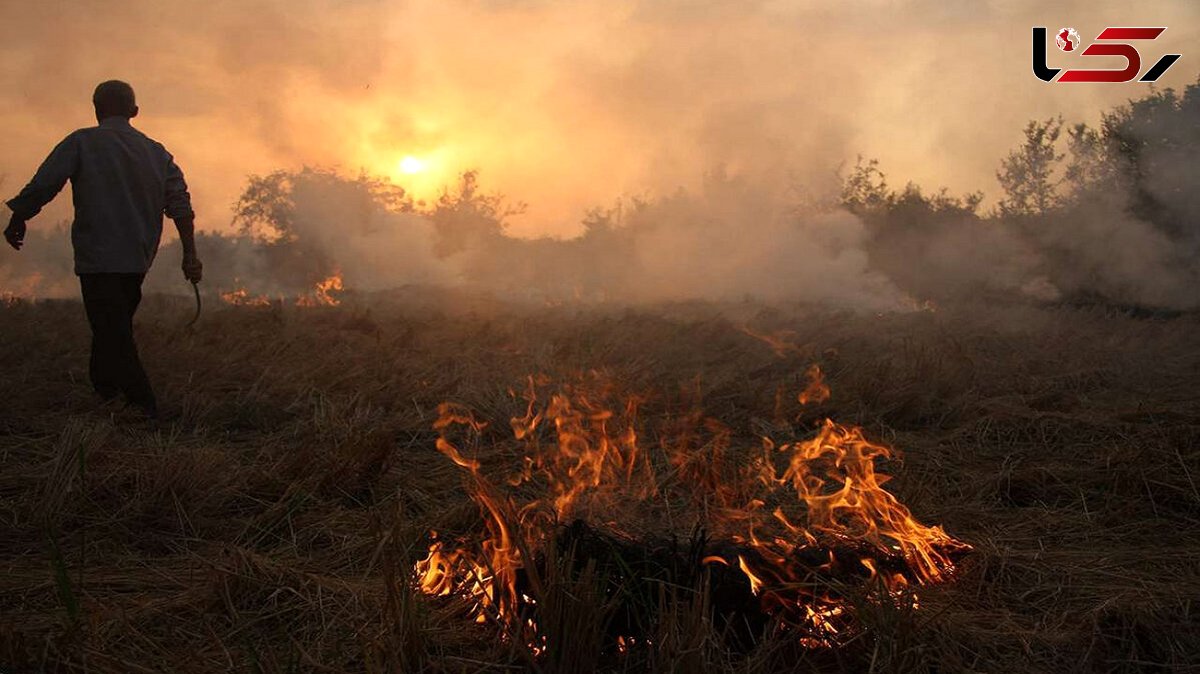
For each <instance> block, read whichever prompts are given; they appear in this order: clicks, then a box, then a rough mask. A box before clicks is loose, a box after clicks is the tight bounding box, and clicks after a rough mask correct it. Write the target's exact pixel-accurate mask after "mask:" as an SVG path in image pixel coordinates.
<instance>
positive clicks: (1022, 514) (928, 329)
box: [0, 291, 1200, 673]
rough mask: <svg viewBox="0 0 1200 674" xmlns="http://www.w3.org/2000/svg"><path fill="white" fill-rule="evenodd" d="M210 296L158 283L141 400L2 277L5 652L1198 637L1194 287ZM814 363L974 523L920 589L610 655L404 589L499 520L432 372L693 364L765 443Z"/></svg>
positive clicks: (246, 657) (70, 330)
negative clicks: (815, 298) (543, 638)
mask: <svg viewBox="0 0 1200 674" xmlns="http://www.w3.org/2000/svg"><path fill="white" fill-rule="evenodd" d="M189 311H190V308H189V306H188V304H187V300H185V299H182V298H171V297H159V296H154V297H150V298H148V300H147V302H146V304H145V305H144V306H143V308H142V310H141V313H140V314H139V326H138V330H139V341H140V346H141V350H142V356H143V360H144V361H145V363H146V365H147V368H148V370H149V372H150V374H151V378H152V380H153V381H154V382H155V384H156V387H157V389H158V392H159V396H160V399H161V400H162V403H163V406H164V408H165V409H166V410H167V411H168V419H166V420H165V421H163V422H161V423H159V424H158V425H153V424H150V423H148V422H145V421H142V420H139V419H138V418H137V417H136V416H135V415H132V414H131V413H129V412H128V411H125V410H121V409H120V408H117V407H113V406H104V405H102V404H101V403H100V402H99V401H97V400H95V399H94V398H93V397H92V395H91V392H90V389H89V387H88V386H87V384H86V362H87V332H86V330H87V328H86V323H85V321H84V318H83V311H82V307H81V306H80V304H79V303H78V302H71V301H47V302H40V303H36V304H29V303H23V302H17V303H14V304H12V305H11V306H6V307H0V671H2V672H6V673H7V672H25V671H89V672H143V671H162V672H212V671H226V670H229V671H264V672H286V671H331V672H340V671H373V672H374V671H414V672H415V671H452V672H488V671H497V672H499V671H546V672H552V671H586V670H589V669H595V670H599V671H648V670H649V671H678V672H690V671H716V672H747V673H749V672H776V671H931V670H933V671H947V672H957V671H980V672H1063V671H1089V672H1090V671H1105V672H1107V671H1113V672H1122V671H1190V670H1195V669H1198V668H1200V666H1198V665H1197V663H1200V487H1198V485H1197V480H1198V479H1200V317H1197V316H1196V315H1194V314H1184V315H1181V316H1175V317H1153V316H1152V317H1145V316H1135V315H1130V314H1128V313H1126V312H1122V311H1119V310H1115V309H1109V308H1104V307H1083V308H1080V307H1062V306H1057V307H1052V306H1032V305H1019V304H1007V305H996V306H989V307H978V306H977V307H952V306H951V307H939V308H937V310H934V311H928V310H926V311H916V312H911V313H894V314H881V315H877V314H855V313H849V312H841V311H834V310H830V309H826V308H819V307H812V306H801V305H774V306H764V305H759V304H755V303H752V302H745V303H730V304H710V303H679V304H669V305H660V306H654V307H638V308H622V307H603V306H601V307H588V308H581V307H573V306H549V307H531V306H515V305H508V304H504V303H501V302H498V301H494V300H490V299H488V298H482V297H468V296H464V295H457V294H453V293H448V292H433V291H430V292H416V291H397V292H393V293H388V294H378V295H372V296H357V297H355V296H349V297H347V298H346V299H345V300H344V301H343V303H342V305H341V306H338V307H316V308H300V307H294V306H282V305H279V304H276V305H273V306H270V307H233V306H220V305H218V306H213V303H212V302H210V305H209V306H208V307H206V310H205V315H204V316H203V318H202V319H201V321H200V323H199V324H198V325H197V327H196V329H195V330H194V331H193V332H188V331H186V330H184V329H183V324H184V323H185V322H186V320H187V318H188V314H189ZM751 333H753V334H751ZM755 334H757V335H759V336H760V337H755V336H754V335H755ZM763 336H770V338H778V339H780V340H782V343H781V344H775V345H774V346H773V345H772V344H771V343H769V341H770V339H767V338H764V337H763ZM814 363H815V364H818V365H820V367H821V368H822V370H823V371H824V372H825V374H826V377H827V381H828V384H829V386H830V388H831V390H832V397H831V398H830V399H829V400H828V401H826V402H824V403H821V404H820V405H819V406H817V407H815V408H813V411H812V412H811V414H810V416H808V417H805V418H804V419H802V420H800V421H797V424H798V425H800V426H803V425H804V424H808V425H810V426H811V424H813V423H815V422H816V421H819V418H820V417H823V416H829V417H830V418H833V419H835V420H837V421H839V422H841V423H844V424H855V425H859V426H861V427H862V428H863V429H864V432H865V433H866V435H867V437H869V438H871V439H873V440H875V441H877V442H881V443H883V444H886V445H888V446H890V447H894V448H896V449H897V450H899V452H900V453H901V454H902V456H903V461H902V462H900V463H897V464H894V465H889V466H888V467H887V472H889V473H892V474H894V475H895V478H894V479H893V480H892V481H890V482H888V483H887V486H886V488H887V489H888V490H890V491H891V492H893V493H894V494H895V495H897V496H898V497H899V499H900V500H901V501H902V502H903V503H904V504H906V505H907V506H908V507H909V508H911V510H912V512H913V514H914V515H915V516H916V517H917V519H919V520H920V521H921V522H923V523H926V524H940V525H942V526H944V527H945V529H946V531H947V532H949V533H950V534H952V535H953V536H955V537H957V538H959V539H961V540H963V541H965V542H967V543H969V544H970V545H971V546H973V548H974V549H973V551H972V552H971V553H970V554H969V555H968V556H967V557H965V558H964V559H963V561H962V563H961V565H960V568H959V572H958V574H957V577H956V578H954V579H953V580H951V581H950V582H947V583H944V584H940V585H936V586H930V587H923V588H920V589H919V590H918V595H919V606H917V607H914V606H913V603H912V602H911V601H908V602H900V603H898V604H895V605H893V604H891V603H890V602H886V601H885V602H869V601H867V602H861V605H860V606H859V607H858V608H857V610H856V613H855V616H856V617H855V619H856V621H857V625H858V628H857V632H856V634H855V635H854V636H853V638H851V639H849V640H848V642H846V643H843V644H841V645H840V646H839V647H837V648H808V647H804V646H802V645H800V644H799V643H798V640H797V639H796V638H795V635H789V634H788V633H786V632H784V633H774V634H769V635H766V636H764V637H763V638H762V639H761V640H760V641H759V642H758V643H757V644H756V645H755V646H753V647H750V648H732V647H730V646H728V645H727V644H726V643H725V642H724V641H723V640H722V639H721V638H720V636H719V635H715V634H713V633H712V626H711V625H710V624H709V623H708V622H707V621H706V620H705V616H703V615H700V616H696V615H675V616H671V615H667V616H666V617H664V618H663V622H664V623H667V622H670V623H672V626H670V627H669V628H668V627H663V628H662V629H664V630H669V634H668V636H669V637H670V638H666V637H664V636H662V635H660V636H659V637H658V638H659V641H660V645H659V647H656V648H650V649H639V650H631V651H630V652H629V653H627V654H625V655H621V656H618V655H615V654H613V653H611V652H606V653H603V654H602V653H600V652H598V650H597V649H596V648H594V647H591V646H589V645H588V644H590V643H594V642H593V641H590V640H591V639H592V638H593V636H594V635H592V634H588V633H586V632H587V630H586V629H585V628H583V627H581V628H580V629H578V630H576V631H571V630H567V631H565V632H562V633H561V634H560V636H559V637H558V638H559V639H560V641H558V642H556V643H554V644H552V646H551V647H552V649H553V653H551V655H550V656H549V657H546V658H542V659H538V658H534V657H533V656H531V655H530V654H529V652H528V649H527V648H525V646H524V645H523V644H519V643H513V642H512V640H511V639H509V640H506V639H503V638H500V636H498V630H497V628H496V627H495V626H494V625H491V624H486V623H485V624H475V623H474V622H473V621H472V620H471V619H470V617H469V616H468V615H466V613H465V611H464V607H463V605H462V602H461V601H455V600H454V598H453V597H451V598H437V597H427V596H425V595H423V594H421V593H420V592H418V591H417V590H416V588H415V587H414V585H413V581H412V576H413V573H412V569H413V565H414V563H415V562H416V561H417V560H419V559H421V558H422V557H423V556H424V555H425V554H426V551H427V549H428V545H429V541H428V535H429V531H430V530H431V529H435V530H439V531H443V532H453V531H462V530H465V529H466V528H469V527H471V526H473V524H475V523H478V522H479V521H480V519H481V514H480V508H479V506H478V505H477V504H476V503H475V502H473V501H472V500H471V499H470V498H469V497H468V495H467V492H466V491H465V490H464V472H463V470H461V469H460V468H459V467H457V466H455V465H454V464H453V463H452V462H451V461H450V460H448V459H447V458H446V456H444V455H443V454H442V453H440V452H439V451H438V450H437V449H436V448H435V441H436V439H437V433H436V432H435V431H434V430H433V422H434V420H435V419H436V418H437V414H438V413H437V408H438V405H439V403H442V402H445V401H452V402H455V403H459V404H461V405H463V406H465V407H466V408H469V409H471V410H474V411H476V412H478V414H479V415H480V417H481V418H487V419H492V420H497V421H499V422H500V423H501V425H503V424H504V423H506V422H507V419H508V418H509V417H511V416H519V415H520V414H521V412H522V411H523V408H522V406H521V405H520V404H519V403H520V401H519V400H517V401H516V402H515V403H514V399H513V397H512V396H511V395H510V393H509V390H510V389H511V388H517V389H519V388H520V387H521V385H522V382H524V381H525V379H526V377H527V376H528V375H531V374H539V373H540V374H546V375H548V376H550V377H552V378H557V379H569V378H571V377H575V376H578V374H579V373H586V372H590V371H599V372H602V373H604V376H605V377H607V378H609V379H611V380H612V381H617V382H620V383H621V386H622V388H623V389H625V390H630V391H640V392H643V393H644V394H645V397H646V402H645V403H644V404H643V408H642V415H643V416H644V417H645V418H647V419H654V418H655V417H656V416H663V415H667V414H669V413H670V411H671V407H672V405H674V404H676V403H677V402H678V401H679V399H680V397H681V394H680V393H679V392H680V391H693V392H698V393H696V395H695V398H696V400H697V401H698V402H699V404H701V405H702V407H703V410H704V413H705V414H706V415H709V416H711V417H713V418H715V419H719V420H720V421H721V422H722V423H723V424H725V425H726V426H728V427H729V428H730V429H731V430H732V432H733V438H734V440H735V442H737V443H743V444H745V445H747V446H757V444H758V443H759V441H760V440H759V435H760V434H761V431H762V428H763V427H764V423H765V422H764V420H765V419H771V418H772V417H773V416H774V407H775V406H776V404H777V403H776V392H777V391H778V390H780V388H781V387H785V388H788V390H792V389H794V388H796V387H797V386H800V387H802V386H803V382H804V373H805V371H806V369H807V368H808V367H809V365H811V364H814ZM806 428H807V427H804V428H800V429H798V430H797V432H806ZM679 533H680V535H683V536H686V535H688V534H689V533H690V532H689V531H688V530H682V531H680V532H679ZM568 594H570V593H568ZM581 597H582V595H579V596H573V597H572V598H573V599H574V600H576V601H583V600H582V599H581ZM583 599H586V598H583ZM577 609H578V611H579V612H584V613H586V611H587V609H588V607H587V606H578V607H577ZM663 634H667V632H664V633H663Z"/></svg>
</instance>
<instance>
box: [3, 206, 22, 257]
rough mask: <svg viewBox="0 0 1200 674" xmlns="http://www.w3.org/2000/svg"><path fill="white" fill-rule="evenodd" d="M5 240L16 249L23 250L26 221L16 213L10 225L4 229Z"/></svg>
mask: <svg viewBox="0 0 1200 674" xmlns="http://www.w3.org/2000/svg"><path fill="white" fill-rule="evenodd" d="M4 240H5V241H7V242H8V245H10V246H12V247H13V248H15V249H16V250H21V246H22V245H24V243H25V221H24V220H22V219H21V218H19V217H17V214H16V213H14V214H13V216H12V220H9V221H8V227H7V228H5V230H4Z"/></svg>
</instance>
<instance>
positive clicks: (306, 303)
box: [296, 271, 345, 307]
mask: <svg viewBox="0 0 1200 674" xmlns="http://www.w3.org/2000/svg"><path fill="white" fill-rule="evenodd" d="M344 289H345V288H344V286H343V285H342V273H341V272H340V271H339V272H334V273H333V275H332V276H329V277H327V278H325V280H323V281H320V282H318V283H317V285H316V287H315V288H313V290H312V292H310V293H308V294H307V295H301V296H299V297H297V298H296V306H298V307H336V306H337V305H339V304H341V300H339V299H338V298H336V297H334V296H333V295H332V294H330V293H334V292H342V290H344Z"/></svg>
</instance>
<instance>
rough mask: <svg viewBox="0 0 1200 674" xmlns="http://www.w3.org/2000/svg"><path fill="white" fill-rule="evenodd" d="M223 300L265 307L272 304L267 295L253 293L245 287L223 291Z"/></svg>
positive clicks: (240, 304) (247, 305)
mask: <svg viewBox="0 0 1200 674" xmlns="http://www.w3.org/2000/svg"><path fill="white" fill-rule="evenodd" d="M221 301H223V302H225V303H226V304H232V305H234V306H239V307H265V306H270V304H271V299H270V298H268V297H267V296H266V295H251V294H250V292H249V291H248V290H246V289H245V288H237V289H235V290H230V291H229V292H225V293H221Z"/></svg>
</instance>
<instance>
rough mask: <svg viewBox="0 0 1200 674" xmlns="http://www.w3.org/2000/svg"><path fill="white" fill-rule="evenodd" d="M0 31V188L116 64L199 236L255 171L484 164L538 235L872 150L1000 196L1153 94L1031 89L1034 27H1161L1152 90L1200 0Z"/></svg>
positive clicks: (1195, 51) (630, 9)
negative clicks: (184, 179)
mask: <svg viewBox="0 0 1200 674" xmlns="http://www.w3.org/2000/svg"><path fill="white" fill-rule="evenodd" d="M0 23H2V24H3V25H4V26H5V27H6V28H7V29H8V30H6V31H5V33H6V38H5V40H3V41H2V43H0V70H2V72H3V80H4V82H5V86H4V87H0V122H3V124H2V126H0V128H3V129H4V131H3V133H4V148H5V150H6V151H5V152H3V153H0V174H2V175H4V176H5V182H4V184H3V189H2V191H3V192H4V193H5V194H6V195H9V196H11V195H10V194H9V193H13V192H15V191H16V190H17V189H19V187H20V185H21V184H23V183H24V181H25V180H27V179H28V177H29V175H31V174H32V171H33V170H34V169H35V168H36V166H37V163H38V162H39V161H40V160H41V159H42V157H43V156H44V155H45V153H46V152H48V151H49V149H50V148H51V147H52V146H53V144H54V143H55V142H57V141H58V140H59V139H60V138H61V137H62V136H63V135H65V134H66V133H67V132H68V131H70V130H71V129H73V128H76V127H79V126H85V125H89V124H91V123H93V122H94V120H93V119H92V117H91V114H92V113H91V109H90V104H89V97H90V94H91V90H92V88H93V87H94V86H95V84H96V83H97V82H99V81H101V80H103V79H108V78H121V79H125V80H127V81H129V82H130V83H132V84H133V85H134V87H135V88H136V89H137V91H138V96H139V103H140V104H141V106H142V111H143V114H142V116H141V117H140V118H139V119H138V120H136V121H135V124H137V125H138V126H139V127H140V128H142V129H143V130H145V131H146V132H147V133H149V134H150V135H152V136H154V137H156V138H158V139H159V140H161V141H163V142H164V143H165V144H166V145H167V147H168V148H169V149H171V150H172V152H174V154H175V155H176V156H177V158H178V160H179V162H180V164H181V165H182V166H183V168H184V170H185V172H186V174H187V176H188V178H189V181H190V183H191V185H192V191H193V194H194V197H195V201H196V205H197V210H198V212H199V214H200V220H199V224H200V225H201V227H205V228H210V229H224V228H227V227H228V222H229V205H230V204H231V203H232V202H233V201H234V200H235V199H236V197H237V194H238V192H239V190H240V188H241V186H242V185H243V183H244V180H245V176H246V175H247V174H248V173H253V172H259V173H261V172H267V171H271V170H274V169H278V168H296V167H299V166H300V165H303V164H311V165H322V166H333V165H337V166H341V167H343V168H345V169H347V170H350V171H357V170H359V169H360V168H361V169H364V170H367V171H369V172H373V173H382V174H387V175H391V176H393V177H394V178H395V179H396V180H397V181H399V182H400V183H401V184H404V185H406V186H408V187H409V188H411V189H412V190H413V191H414V193H415V194H417V195H418V196H420V197H426V198H428V197H431V196H434V195H436V192H437V188H438V187H439V186H440V185H442V184H444V183H445V182H447V181H449V180H452V179H453V177H454V175H456V174H457V173H458V172H460V171H462V170H465V169H469V168H477V169H480V170H481V172H482V183H483V185H484V187H485V188H486V189H489V190H494V191H499V192H502V193H504V194H505V195H507V196H508V197H509V198H510V199H512V200H514V201H523V202H526V203H527V204H529V208H528V211H527V213H526V214H525V215H523V216H519V217H518V218H516V219H515V220H514V221H513V223H512V225H513V231H514V232H516V233H518V234H527V235H533V234H544V233H549V234H556V235H568V234H571V233H573V232H575V231H576V229H577V227H578V223H579V220H580V217H581V215H582V213H583V212H584V211H585V209H587V208H589V207H593V206H603V205H608V204H611V203H612V202H613V200H615V199H616V198H618V197H621V196H624V195H644V194H656V193H664V192H669V191H671V190H674V189H676V188H678V187H680V186H684V187H688V186H693V185H695V184H697V182H698V181H699V180H700V179H701V178H702V176H703V175H704V174H705V172H707V171H711V170H713V169H714V168H716V167H718V166H723V167H725V168H726V169H727V170H728V171H731V172H735V173H748V174H750V175H753V176H755V178H756V179H761V180H777V181H784V180H787V181H799V182H803V183H805V184H809V185H819V184H821V183H822V182H824V181H827V180H828V176H829V173H830V171H832V170H833V168H835V167H836V166H837V165H838V164H839V163H840V162H843V161H847V160H849V161H851V162H852V161H853V159H854V157H855V155H857V154H864V155H867V156H873V157H878V158H879V159H880V160H881V161H882V163H883V167H884V168H885V170H887V171H888V172H889V174H891V176H892V178H893V180H894V181H896V182H899V183H903V182H904V181H906V180H909V179H911V180H914V181H916V182H918V183H920V184H922V185H923V186H925V187H928V188H934V187H937V186H941V185H945V186H948V187H950V188H951V190H952V191H955V192H961V191H968V190H974V189H982V190H984V191H985V192H987V193H989V194H991V195H994V194H995V193H996V191H997V188H996V185H995V180H994V171H995V167H996V165H997V163H998V161H999V159H1000V157H1001V156H1002V155H1003V154H1004V153H1005V152H1006V151H1007V150H1008V149H1009V148H1011V147H1012V146H1013V145H1015V144H1016V143H1017V142H1018V141H1019V138H1020V132H1021V127H1022V126H1023V124H1024V123H1025V122H1026V121H1027V120H1029V119H1031V118H1044V117H1047V116H1050V115H1054V114H1059V113H1062V114H1063V115H1064V116H1065V117H1066V118H1067V119H1068V120H1083V121H1089V122H1095V121H1096V119H1097V118H1098V112H1099V110H1100V109H1102V108H1104V107H1107V106H1110V105H1113V104H1115V103H1119V102H1122V101H1124V100H1126V99H1128V98H1130V97H1136V96H1139V95H1141V94H1143V93H1145V91H1147V87H1146V85H1140V84H1127V85H1070V86H1068V85H1057V84H1055V85H1047V84H1044V83H1042V82H1040V81H1038V80H1037V79H1035V78H1034V77H1033V76H1032V75H1031V74H1030V67H1029V60H1030V57H1029V42H1030V27H1031V26H1033V25H1046V26H1048V27H1049V28H1050V29H1051V30H1052V31H1053V30H1057V29H1058V28H1060V27H1063V26H1071V27H1074V28H1076V29H1078V30H1079V32H1080V34H1081V35H1082V36H1083V37H1084V39H1085V40H1090V39H1091V37H1093V36H1094V35H1095V34H1096V33H1098V32H1099V30H1100V29H1102V28H1103V27H1104V26H1106V25H1134V26H1137V25H1165V26H1168V27H1169V30H1168V31H1167V32H1166V33H1165V34H1164V35H1163V37H1161V38H1160V39H1159V40H1158V41H1156V42H1155V43H1153V44H1152V45H1149V46H1144V47H1143V53H1144V54H1146V55H1147V56H1146V58H1147V60H1150V59H1152V58H1156V57H1157V55H1158V54H1161V53H1165V52H1168V51H1175V52H1182V53H1183V58H1182V59H1181V60H1180V61H1179V63H1177V64H1176V65H1175V66H1174V68H1172V70H1171V71H1170V72H1169V73H1168V74H1167V76H1165V77H1164V78H1163V80H1162V82H1161V86H1175V87H1177V88H1179V87H1182V86H1184V85H1186V84H1188V83H1191V82H1194V81H1196V77H1197V74H1198V73H1200V65H1198V64H1200V61H1197V59H1198V58H1200V3H1197V2H1194V1H1193V0H1179V1H1167V0H1158V1H1150V2H1142V3H1138V4H1137V5H1136V6H1134V5H1131V4H1129V3H1123V2H1122V3H1116V2H1109V3H1101V2H1083V1H1082V0H1076V1H1074V2H1067V3H1056V4H1055V6H1053V7H1050V6H1048V5H1047V3H1044V2H1039V1H1034V0H1020V1H1014V2H958V3H951V2H939V1H934V0H921V1H915V2H903V1H895V2H884V1H882V0H872V1H862V0H859V1H851V2H837V3H833V2H831V3H817V2H784V1H779V0H776V1H766V0H760V1H747V0H696V1H691V2H688V1H684V0H642V1H640V2H637V1H632V0H581V1H578V2H567V1H561V2H550V1H542V0H414V1H412V2H395V1H387V2H384V1H376V0H272V1H264V0H258V1H255V0H224V1H220V0H219V1H216V2H206V3H193V2H182V1H181V0H144V1H141V0H139V1H126V2H121V1H116V0H114V1H111V2H97V1H92V0H76V1H73V2H65V1H58V2H54V1H49V0H47V1H44V2H36V3H14V2H7V3H5V4H4V6H3V7H2V8H0ZM1152 55H1153V56H1152ZM1051 58H1052V59H1062V61H1061V62H1059V63H1056V65H1069V63H1067V62H1066V61H1065V59H1067V58H1076V59H1077V58H1080V57H1078V56H1077V55H1070V56H1068V55H1064V54H1061V53H1058V52H1056V51H1055V50H1053V49H1052V53H1051ZM1093 65H1095V66H1101V67H1103V66H1105V65H1108V64H1105V63H1104V62H1103V60H1102V59H1097V60H1096V61H1095V63H1093ZM1111 65H1118V64H1115V63H1114V64H1111ZM1145 67H1148V64H1147V65H1146V66H1145ZM406 158H407V159H406ZM67 206H69V203H68V200H66V199H60V203H59V205H58V207H57V209H56V210H53V211H51V212H50V213H51V215H50V216H49V217H55V216H57V217H65V216H66V214H67V213H68V212H69V209H68V208H67Z"/></svg>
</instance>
